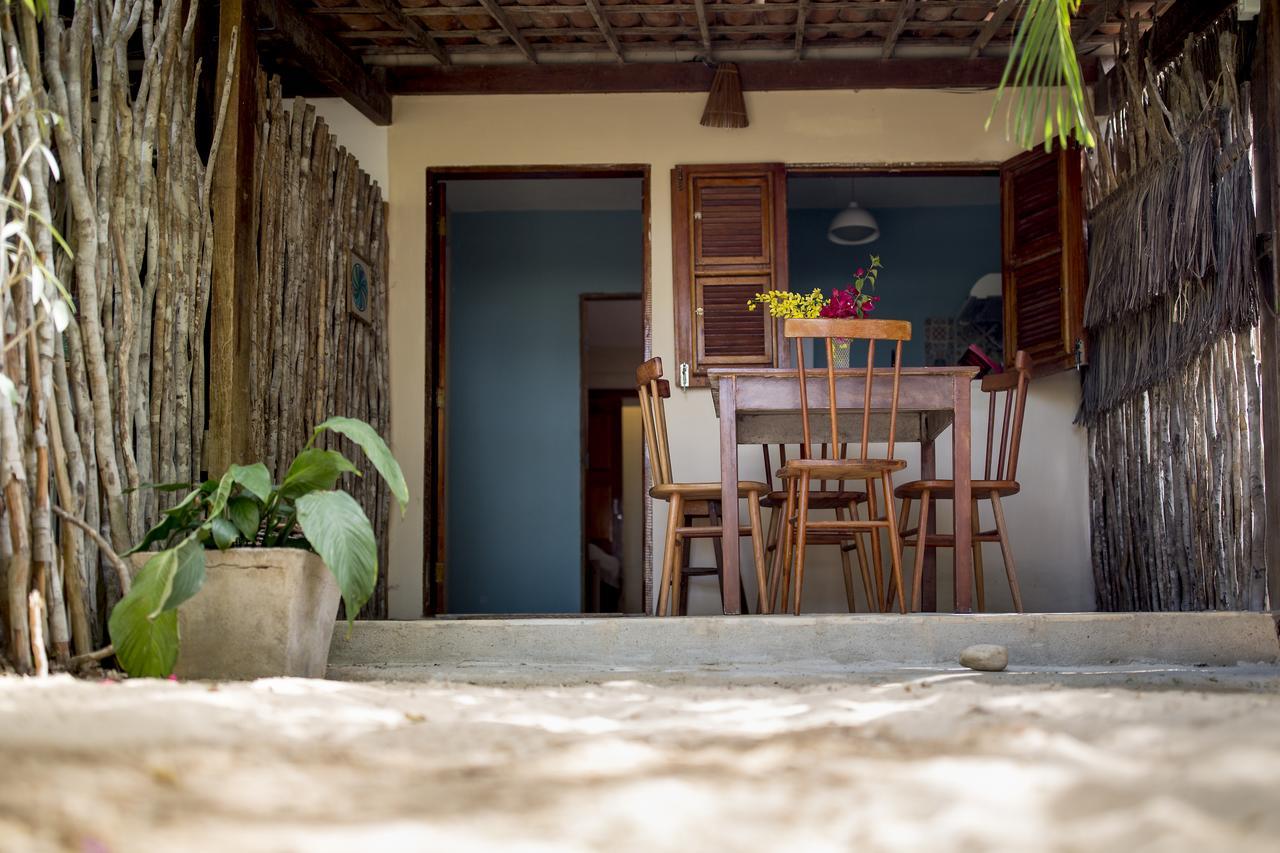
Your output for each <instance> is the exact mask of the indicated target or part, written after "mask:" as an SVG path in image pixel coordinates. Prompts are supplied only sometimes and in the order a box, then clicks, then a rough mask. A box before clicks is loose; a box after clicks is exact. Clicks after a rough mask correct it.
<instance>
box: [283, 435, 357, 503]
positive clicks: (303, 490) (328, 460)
mask: <svg viewBox="0 0 1280 853" xmlns="http://www.w3.org/2000/svg"><path fill="white" fill-rule="evenodd" d="M346 473H352V474H356V475H357V476H359V474H360V469H358V468H356V466H354V465H352V464H351V462H350V461H349V460H348V459H347V457H345V456H343V455H342V454H341V453H339V452H338V451H336V450H320V449H319V448H316V447H308V448H307V449H306V450H304V451H302V452H301V453H299V454H298V455H297V457H296V458H295V459H294V460H293V464H292V465H290V466H289V471H288V473H287V474H285V476H284V482H283V483H281V484H280V497H282V498H284V499H285V500H292V499H294V498H297V497H299V496H301V495H305V494H307V493H309V492H324V491H328V490H329V489H332V488H333V487H334V486H336V485H337V484H338V478H339V477H341V476H342V475H343V474H346Z"/></svg>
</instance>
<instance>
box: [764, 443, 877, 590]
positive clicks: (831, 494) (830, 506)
mask: <svg viewBox="0 0 1280 853" xmlns="http://www.w3.org/2000/svg"><path fill="white" fill-rule="evenodd" d="M777 447H778V464H779V465H782V466H785V465H786V464H787V446H786V445H785V444H779V445H778V446H777ZM761 450H763V451H764V470H765V477H766V478H767V479H768V480H769V481H770V483H769V485H770V488H772V486H773V482H772V479H773V476H774V474H773V471H774V468H773V457H772V454H770V452H769V445H767V444H764V445H761ZM840 452H841V454H842V455H843V454H844V453H845V452H846V449H845V448H844V447H842V448H841V451H840ZM801 455H803V448H802V449H801ZM826 457H827V445H825V444H823V445H822V447H821V458H823V459H825V458H826ZM833 485H834V486H835V488H834V489H832V490H828V489H827V484H826V482H823V481H820V482H819V483H818V489H817V491H814V492H812V493H811V494H810V495H809V509H811V510H833V511H834V512H835V516H836V519H837V520H838V521H843V520H844V519H845V518H846V517H850V518H857V517H858V505H859V504H862V503H866V501H867V493H866V492H865V491H862V490H857V489H846V488H845V487H844V483H843V482H835V483H834V484H833ZM782 486H783V487H782V488H781V489H774V490H772V491H770V492H769V494H767V495H765V496H764V497H763V498H761V499H760V505H761V506H762V507H764V508H765V509H768V510H771V512H770V514H769V533H768V535H767V536H766V537H765V547H764V550H765V558H766V559H768V560H769V574H768V577H767V579H766V582H767V584H768V589H767V595H763V596H761V599H760V602H761V606H760V612H761V613H769V612H771V611H772V609H773V608H774V607H776V606H780V603H779V600H778V599H779V596H780V595H781V586H782V584H781V583H780V581H781V578H782V543H781V531H782V516H783V510H784V509H785V508H786V505H787V491H786V483H785V481H784V482H783V483H782ZM834 544H836V545H838V546H839V548H840V568H841V571H842V573H843V575H844V595H845V601H846V605H847V606H848V608H849V612H850V613H853V612H855V611H856V610H857V599H856V597H855V595H854V591H853V566H852V565H851V563H850V560H849V552H850V551H853V552H856V553H857V555H858V569H859V572H860V574H861V575H862V590H863V594H864V595H865V596H866V598H867V603H868V605H869V606H871V607H873V608H875V609H876V610H879V609H880V606H879V597H878V596H877V595H876V592H875V590H876V589H878V588H880V587H881V586H883V580H881V581H880V583H879V584H875V583H873V582H872V579H871V570H870V567H869V565H868V563H867V555H866V548H865V545H864V544H863V542H862V537H861V535H857V536H854V537H853V538H852V539H851V540H850V541H847V542H837V543H834Z"/></svg>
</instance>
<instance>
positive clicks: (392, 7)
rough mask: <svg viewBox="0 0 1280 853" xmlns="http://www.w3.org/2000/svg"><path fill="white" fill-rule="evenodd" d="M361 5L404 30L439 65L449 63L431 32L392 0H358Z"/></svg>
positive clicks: (447, 57) (442, 48) (443, 50)
mask: <svg viewBox="0 0 1280 853" xmlns="http://www.w3.org/2000/svg"><path fill="white" fill-rule="evenodd" d="M358 2H359V3H360V5H361V6H363V7H364V8H366V9H368V10H369V11H370V12H373V13H374V14H376V15H377V16H378V17H379V18H381V19H382V20H384V21H386V22H387V23H388V24H391V25H392V26H394V27H398V28H400V29H402V30H404V31H405V32H406V33H407V34H408V35H409V38H411V39H413V41H414V43H415V44H417V45H418V46H419V47H422V48H425V49H426V51H427V53H430V54H431V55H432V56H434V57H435V58H436V62H439V63H440V64H441V65H449V64H450V59H449V54H448V53H446V52H445V49H444V47H443V46H441V44H440V42H438V41H436V39H435V36H433V35H431V32H430V31H429V30H428V29H427V28H426V27H424V26H423V25H422V24H420V23H418V21H417V20H415V19H413V18H410V17H409V16H408V15H406V14H405V12H404V9H402V8H400V4H399V3H396V2H394V0H358Z"/></svg>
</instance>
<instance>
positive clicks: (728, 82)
mask: <svg viewBox="0 0 1280 853" xmlns="http://www.w3.org/2000/svg"><path fill="white" fill-rule="evenodd" d="M701 124H702V126H703V127H746V126H747V125H748V124H749V122H748V121H747V104H746V102H745V101H744V100H743V99H742V78H741V77H740V76H739V75H738V66H736V65H734V64H733V63H732V62H722V63H720V64H719V65H717V66H716V76H715V79H713V80H712V81H711V93H710V94H709V95H707V107H706V109H704V110H703V111H702V121H701Z"/></svg>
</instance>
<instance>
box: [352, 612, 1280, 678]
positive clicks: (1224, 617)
mask: <svg viewBox="0 0 1280 853" xmlns="http://www.w3.org/2000/svg"><path fill="white" fill-rule="evenodd" d="M975 643H998V644H1000V645H1003V646H1007V647H1008V649H1009V659H1010V664H1011V665H1012V666H1015V667H1017V666H1035V667H1073V666H1100V665H1103V666H1105V665H1116V664H1129V663H1141V662H1159V663H1164V664H1178V665H1210V666H1230V665H1233V664H1236V663H1240V662H1251V663H1253V662H1267V663H1272V662H1280V641H1278V640H1277V634H1276V624H1275V622H1274V620H1273V619H1272V617H1271V615H1270V614H1265V613H1105V614H1104V613H1070V614H1030V615H1012V614H982V615H973V616H958V615H953V614H912V615H906V616H897V615H887V616H881V615H848V616H846V615H819V616H800V617H794V616H753V617H740V618H725V617H689V618H681V619H652V618H644V617H635V618H603V617H564V618H513V619H434V620H420V621H410V622H357V623H356V624H355V627H354V629H353V630H352V631H351V632H350V634H349V635H348V632H347V629H346V626H345V625H342V626H340V627H339V629H338V630H337V631H335V632H334V639H333V646H332V648H331V651H330V656H329V664H330V668H331V669H330V672H331V673H332V672H334V671H335V668H336V669H337V670H341V671H350V670H351V669H352V668H358V667H371V668H374V669H377V668H382V667H390V668H401V669H404V668H410V669H411V668H413V667H423V666H425V667H431V666H437V665H438V666H469V665H478V666H481V667H483V666H491V667H504V666H509V667H519V666H526V665H531V666H547V667H580V668H610V667H627V668H641V669H643V668H658V669H661V668H667V667H705V666H726V667H742V666H746V667H752V666H756V667H759V666H769V665H775V664H803V665H814V666H819V667H821V666H838V667H844V666H859V665H868V664H879V665H883V666H894V665H911V666H952V665H954V664H956V663H957V661H958V658H959V655H960V651H961V650H962V649H964V648H965V647H966V646H969V645H973V644H975Z"/></svg>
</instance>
